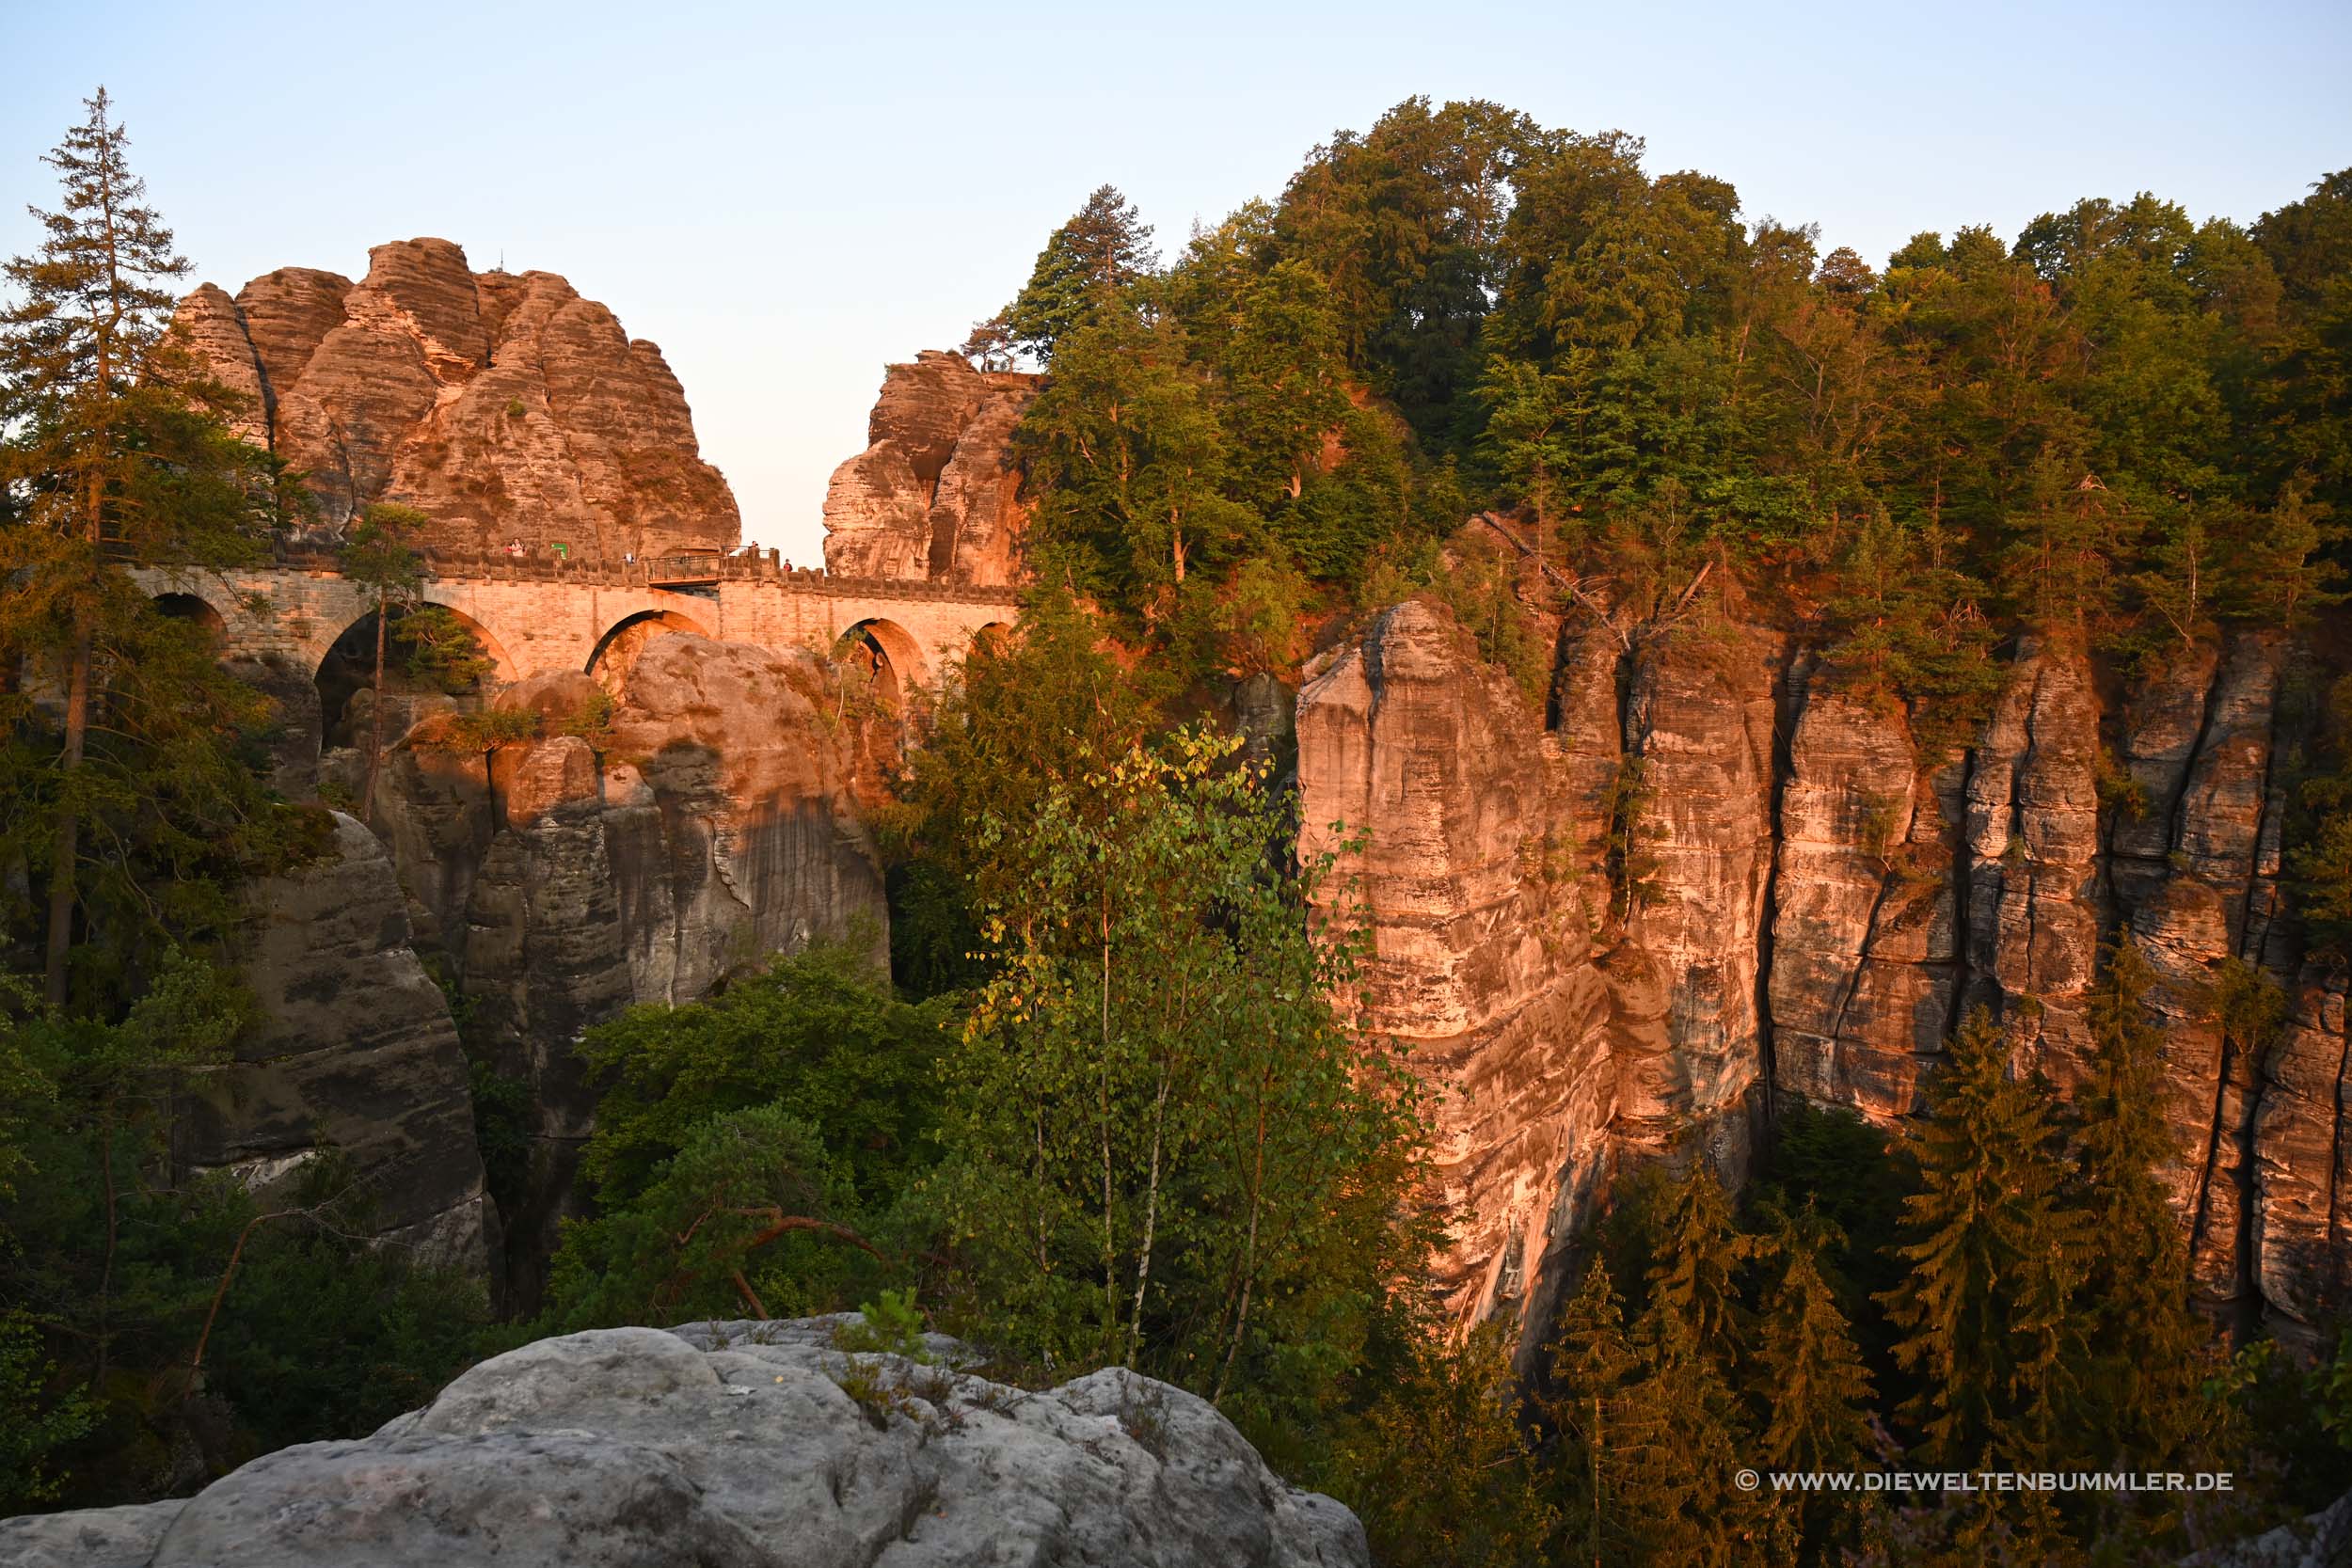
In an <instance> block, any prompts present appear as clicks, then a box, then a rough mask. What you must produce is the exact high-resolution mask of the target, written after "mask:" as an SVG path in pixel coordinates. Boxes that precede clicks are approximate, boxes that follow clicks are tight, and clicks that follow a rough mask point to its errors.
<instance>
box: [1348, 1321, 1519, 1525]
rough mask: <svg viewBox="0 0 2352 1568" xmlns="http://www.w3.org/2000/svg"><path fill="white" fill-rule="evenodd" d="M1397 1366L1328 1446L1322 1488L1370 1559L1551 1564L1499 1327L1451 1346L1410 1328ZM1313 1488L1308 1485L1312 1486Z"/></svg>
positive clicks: (1432, 1332) (1432, 1331)
mask: <svg viewBox="0 0 2352 1568" xmlns="http://www.w3.org/2000/svg"><path fill="white" fill-rule="evenodd" d="M1412 1326H1413V1329H1414V1332H1413V1333H1412V1334H1411V1335H1410V1336H1409V1338H1408V1340H1407V1343H1406V1348H1405V1351H1404V1364H1403V1366H1402V1367H1401V1368H1399V1369H1398V1370H1396V1371H1395V1372H1394V1373H1393V1375H1391V1376H1386V1377H1383V1378H1381V1379H1380V1380H1379V1383H1378V1385H1377V1387H1378V1391H1377V1393H1376V1394H1375V1396H1374V1398H1373V1400H1372V1402H1371V1404H1370V1407H1369V1408H1368V1409H1366V1410H1365V1411H1364V1412H1363V1414H1362V1415H1361V1416H1360V1417H1358V1418H1355V1419H1353V1420H1352V1421H1350V1422H1348V1423H1347V1424H1346V1425H1345V1426H1344V1428H1343V1433H1342V1435H1341V1436H1340V1438H1339V1440H1338V1442H1337V1443H1336V1445H1335V1452H1334V1455H1333V1457H1332V1460H1331V1462H1330V1478H1329V1479H1330V1484H1331V1486H1332V1488H1333V1491H1334V1493H1335V1495H1336V1496H1338V1497H1339V1498H1340V1500H1341V1501H1343V1502H1344V1503H1346V1504H1347V1505H1348V1506H1349V1507H1350V1508H1352V1509H1354V1510H1355V1511H1356V1515H1357V1517H1358V1518H1359V1519H1361V1520H1362V1521H1363V1522H1364V1533H1365V1534H1366V1535H1367V1536H1368V1537H1370V1539H1371V1542H1372V1550H1373V1557H1374V1560H1375V1561H1377V1562H1380V1563H1383V1564H1392V1565H1394V1568H1520V1565H1533V1564H1536V1563H1543V1562H1549V1561H1553V1560H1556V1559H1555V1558H1554V1557H1553V1556H1552V1555H1551V1554H1552V1551H1553V1543H1554V1541H1555V1540H1556V1538H1557V1536H1558V1533H1559V1530H1560V1513H1559V1509H1558V1507H1557V1505H1556V1504H1554V1503H1553V1502H1552V1501H1551V1499H1550V1498H1549V1496H1548V1495H1547V1493H1548V1488H1547V1486H1546V1485H1545V1483H1544V1477H1543V1472H1542V1468H1541V1462H1540V1460H1539V1457H1538V1450H1537V1448H1536V1444H1535V1442H1534V1439H1533V1438H1532V1436H1531V1435H1530V1433H1529V1432H1528V1430H1527V1426H1526V1424H1525V1421H1524V1419H1523V1416H1524V1409H1523V1396H1522V1395H1521V1393H1520V1392H1519V1389H1518V1381H1517V1379H1516V1378H1515V1377H1514V1376H1513V1374H1512V1371H1511V1361H1510V1354H1509V1347H1508V1342H1507V1340H1506V1338H1505V1325H1504V1324H1502V1323H1486V1324H1483V1325H1481V1326H1480V1327H1478V1328H1476V1329H1473V1330H1472V1331H1471V1332H1470V1334H1469V1335H1468V1336H1466V1337H1464V1338H1460V1339H1458V1340H1456V1339H1451V1338H1447V1337H1446V1336H1444V1335H1442V1334H1441V1333H1439V1332H1438V1330H1437V1329H1436V1327H1435V1325H1431V1324H1415V1325H1412ZM1318 1479H1320V1478H1318Z"/></svg>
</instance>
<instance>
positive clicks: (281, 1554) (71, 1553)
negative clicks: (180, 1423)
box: [0, 1319, 1370, 1568]
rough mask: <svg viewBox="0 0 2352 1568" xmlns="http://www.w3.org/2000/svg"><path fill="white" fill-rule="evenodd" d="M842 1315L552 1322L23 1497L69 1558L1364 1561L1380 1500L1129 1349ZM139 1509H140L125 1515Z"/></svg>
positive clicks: (104, 1562)
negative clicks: (350, 1415)
mask: <svg viewBox="0 0 2352 1568" xmlns="http://www.w3.org/2000/svg"><path fill="white" fill-rule="evenodd" d="M836 1321H837V1320H830V1319H804V1320H800V1321H797V1322H790V1323H724V1324H716V1323H698V1324H691V1325H689V1326H687V1327H684V1328H680V1329H677V1330H675V1331H671V1332H664V1331H662V1330H660V1329H652V1328H620V1329H606V1330H599V1331H596V1332H593V1333H588V1334H575V1335H570V1336H568V1337H565V1338H558V1339H543V1340H541V1341H539V1342H538V1343H536V1344H532V1345H527V1346H525V1347H524V1348H522V1349H521V1350H517V1351H514V1352H511V1353H509V1354H505V1355H501V1356H500V1357H498V1358H496V1359H495V1360H491V1361H485V1362H484V1363H483V1364H482V1365H480V1366H478V1367H476V1368H474V1369H473V1370H470V1371H469V1372H467V1373H465V1374H464V1375H463V1376H461V1377H459V1378H458V1379H457V1381H456V1382H454V1383H453V1384H451V1385H450V1386H449V1387H447V1388H446V1389H444V1390H442V1392H441V1394H440V1396H439V1397H438V1398H437V1399H436V1400H435V1401H434V1402H433V1403H432V1404H430V1405H428V1406H427V1407H426V1408H424V1409H422V1410H420V1411H416V1412H413V1413H411V1414H409V1415H406V1416H403V1417H400V1418H397V1419H395V1420H393V1421H391V1422H389V1424H387V1425H386V1426H385V1427H384V1428H383V1429H382V1430H381V1431H379V1432H377V1433H375V1435H373V1437H369V1438H366V1439H363V1440H360V1441H358V1442H345V1443H310V1444H305V1445H303V1446H301V1447H299V1448H293V1449H284V1450H282V1451H280V1452H278V1453H275V1454H270V1455H267V1456H265V1457H263V1458H262V1459H258V1460H256V1461H254V1462H253V1463H252V1464H250V1465H246V1466H245V1467H244V1468H243V1469H241V1470H238V1471H236V1472H234V1473H232V1474H230V1475H229V1476H226V1477H224V1478H222V1479H221V1480H219V1481H215V1482H214V1483H213V1484H212V1485H211V1486H209V1487H207V1488H205V1489H204V1490H203V1491H202V1492H200V1493H199V1494H198V1495H197V1496H196V1497H193V1498H190V1499H187V1500H185V1501H183V1502H170V1503H158V1504H154V1505H151V1507H150V1508H147V1509H142V1510H137V1511H132V1510H120V1509H117V1510H108V1511H104V1513H103V1515H101V1514H95V1513H93V1514H73V1513H66V1514H52V1515H48V1516H46V1517H40V1518H28V1519H19V1520H12V1521H9V1522H8V1523H7V1524H5V1525H0V1551H11V1552H14V1553H15V1554H17V1557H16V1559H15V1560H24V1559H25V1558H26V1557H28V1556H31V1557H34V1558H35V1560H40V1561H43V1562H45V1563H52V1564H55V1565H56V1568H117V1565H121V1568H178V1565H185V1568H195V1565H197V1564H208V1565H209V1564H214V1563H221V1562H237V1563H241V1564H247V1565H250V1568H272V1565H276V1564H294V1563H304V1564H308V1563H316V1562H325V1561H330V1560H331V1561H366V1562H370V1563H378V1564H387V1565H389V1564H416V1565H418V1568H428V1565H430V1568H438V1565H440V1564H445V1563H450V1562H458V1561H463V1562H472V1561H486V1560H492V1559H495V1560H498V1561H500V1562H502V1563H513V1564H516V1568H540V1565H545V1568H556V1565H558V1564H562V1565H564V1568H597V1565H600V1564H610V1565H613V1568H618V1565H621V1564H631V1565H643V1564H648V1563H671V1562H676V1563H688V1562H691V1563H696V1564H702V1565H706V1568H922V1565H936V1568H947V1565H949V1564H963V1563H973V1562H981V1561H989V1562H1054V1563H1061V1564H1067V1565H1070V1568H1112V1565H1118V1568H1225V1565H1227V1564H1233V1563H1253V1564H1260V1565H1262V1568H1362V1565H1365V1564H1368V1563H1369V1561H1370V1557H1369V1553H1368V1552H1367V1550H1366V1548H1365V1544H1364V1534H1363V1528H1362V1527H1361V1526H1360V1525H1359V1523H1358V1522H1357V1520H1356V1518H1355V1516H1354V1515H1353V1514H1351V1513H1348V1512H1347V1510H1346V1509H1344V1508H1343V1507H1341V1506H1340V1505H1339V1504H1338V1503H1336V1502H1333V1501H1332V1500H1331V1499H1330V1498H1328V1497H1320V1496H1317V1495H1315V1494H1313V1493H1308V1492H1299V1491H1295V1490H1293V1489H1292V1488H1290V1487H1288V1486H1285V1485H1284V1484H1283V1483H1282V1482H1281V1481H1279V1480H1278V1479H1276V1477H1275V1476H1274V1474H1273V1473H1272V1472H1271V1471H1269V1470H1268V1469H1267V1468H1266V1466H1265V1464H1264V1462H1263V1460H1261V1459H1260V1458H1259V1457H1258V1455H1257V1452H1256V1451H1255V1450H1254V1449H1251V1448H1250V1446H1249V1445H1248V1442H1246V1441H1245V1440H1244V1439H1243V1438H1242V1436H1241V1434H1240V1433H1238V1432H1236V1431H1234V1430H1233V1427H1232V1423H1230V1422H1228V1421H1227V1420H1226V1419H1225V1418H1223V1417H1222V1416H1220V1415H1218V1414H1217V1413H1216V1410H1215V1409H1214V1408H1213V1407H1212V1406H1210V1405H1209V1404H1208V1403H1206V1402H1203V1401H1201V1400H1200V1399H1198V1398H1196V1397H1194V1396H1193V1395H1190V1394H1187V1393H1184V1391H1183V1390H1181V1389H1177V1388H1172V1387H1169V1386H1167V1385H1164V1384H1159V1383H1154V1382H1152V1380H1151V1379H1149V1378H1143V1377H1138V1376H1136V1375H1135V1374H1134V1373H1131V1372H1127V1371H1124V1370H1108V1371H1101V1372H1095V1373H1093V1374H1091V1375H1089V1376H1087V1377H1083V1378H1079V1379H1077V1380H1076V1381H1074V1382H1072V1383H1068V1384H1064V1385H1063V1386H1061V1387H1059V1388H1056V1389H1052V1390H1049V1391H1047V1392H1044V1393H1027V1392H1024V1391H1022V1390H1020V1389H1015V1388H1008V1387H1004V1386H1000V1385H997V1384H993V1383H990V1382H988V1381H987V1380H986V1379H984V1378H980V1377H977V1376H975V1375H973V1374H971V1373H969V1372H964V1371H959V1370H953V1368H955V1367H956V1366H958V1365H964V1364H969V1363H970V1360H971V1357H970V1355H969V1353H968V1352H965V1351H964V1350H963V1349H962V1347H961V1346H959V1345H957V1344H955V1343H954V1342H953V1341H951V1340H943V1339H940V1338H938V1337H936V1336H932V1337H930V1339H931V1352H932V1354H934V1355H935V1356H936V1357H937V1359H938V1363H939V1364H937V1365H933V1366H919V1365H916V1364H914V1363H913V1362H910V1361H907V1360H904V1359H902V1358H900V1357H898V1356H870V1357H864V1358H861V1359H862V1360H863V1362H864V1365H865V1370H866V1374H867V1377H868V1379H869V1382H870V1384H871V1385H872V1386H875V1387H877V1388H879V1389H882V1390H887V1391H888V1392H889V1396H890V1397H889V1398H888V1400H887V1401H885V1400H882V1399H869V1400H868V1402H866V1403H864V1404H861V1403H860V1402H859V1401H857V1400H856V1399H853V1398H852V1397H851V1396H850V1393H848V1392H846V1391H845V1390H844V1388H843V1386H842V1382H841V1380H842V1379H843V1378H844V1377H845V1376H846V1375H847V1374H848V1371H849V1357H847V1356H845V1355H843V1354H841V1353H840V1352H838V1351H836V1350H834V1349H833V1348H832V1346H831V1342H830V1331H831V1329H832V1327H833V1325H834V1322H836ZM125 1515H129V1516H128V1517H125Z"/></svg>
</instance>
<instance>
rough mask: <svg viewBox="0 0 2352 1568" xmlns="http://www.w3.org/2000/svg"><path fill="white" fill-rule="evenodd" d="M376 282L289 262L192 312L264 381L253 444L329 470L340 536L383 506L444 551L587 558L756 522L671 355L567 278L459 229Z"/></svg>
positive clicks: (378, 268)
mask: <svg viewBox="0 0 2352 1568" xmlns="http://www.w3.org/2000/svg"><path fill="white" fill-rule="evenodd" d="M368 261H369V265H368V274H367V277H364V278H362V279H361V280H360V281H359V282H358V283H357V284H354V283H352V282H351V281H349V280H348V279H346V278H342V277H337V276H335V275H334V274H332V273H324V272H316V271H312V270H310V269H308V268H298V267H292V268H283V269H280V270H279V271H277V272H274V273H270V274H268V275H267V276H265V277H257V278H255V279H254V280H253V281H252V282H250V283H248V284H246V286H245V287H244V289H242V290H240V291H239V292H238V293H237V296H236V297H235V298H234V299H233V300H232V299H230V296H229V295H228V294H227V293H225V292H223V291H222V290H220V289H219V288H217V287H215V286H213V285H211V284H207V285H205V286H204V287H202V288H200V289H199V290H198V291H197V292H196V293H193V294H191V295H189V296H188V298H187V300H186V301H185V302H184V303H183V306H182V308H181V311H180V320H181V322H182V323H183V325H185V327H186V328H187V330H188V334H189V341H190V342H191V344H192V346H193V347H194V348H195V350H196V351H197V353H198V354H199V356H201V357H202V359H203V361H204V362H205V364H206V365H207V366H209V367H210V369H211V370H212V372H213V373H214V374H215V376H216V377H217V378H218V379H220V380H221V381H223V382H225V383H227V384H228V385H230V386H231V387H234V388H239V389H241V390H244V391H246V392H247V393H248V395H250V396H251V397H252V399H253V409H252V412H251V413H250V414H249V415H248V416H247V417H246V420H245V421H244V425H243V428H244V429H245V431H246V435H247V436H248V437H250V438H254V439H257V440H260V441H262V443H263V444H266V445H268V446H269V447H270V448H271V449H272V450H273V451H276V452H277V453H278V455H279V456H281V457H283V458H285V459H286V460H287V461H288V462H290V463H291V464H293V465H294V467H297V468H300V469H303V470H305V471H307V472H308V473H309V474H310V487H311V489H312V491H313V492H314V494H315V495H316V496H317V498H318V500H319V504H320V508H321V511H322V513H323V515H324V517H325V520H326V525H327V527H328V528H329V529H330V530H334V529H340V528H341V527H342V526H343V525H344V524H346V523H347V522H348V521H349V519H350V518H351V517H352V516H353V515H355V514H357V513H358V511H359V510H360V509H361V508H363V507H366V506H368V505H369V504H371V503H373V502H376V501H397V502H400V503H402V504H405V505H408V506H413V507H416V508H417V509H419V510H420V511H421V512H423V513H425V514H426V515H428V516H430V517H431V518H432V519H433V524H432V526H431V527H430V528H429V529H427V530H426V531H424V537H423V539H422V540H421V543H422V544H423V545H424V546H425V547H427V548H429V549H431V550H433V551H436V552H439V553H443V554H452V553H454V554H470V553H473V552H477V551H484V550H497V549H500V548H502V547H503V546H505V545H506V544H507V543H509V542H510V541H514V540H520V541H521V542H522V543H523V544H525V545H526V546H532V547H533V548H535V549H542V550H544V549H546V548H548V547H549V546H553V545H555V544H559V543H561V544H563V545H564V546H567V548H568V549H569V551H570V553H571V554H572V556H573V557H574V558H576V559H593V558H596V557H597V556H602V557H604V558H607V559H611V560H614V561H617V560H619V559H620V557H621V556H622V555H624V554H625V553H633V554H635V555H638V556H640V557H646V556H658V555H660V554H663V553H665V552H668V551H671V550H675V549H679V548H690V547H700V548H714V547H725V546H732V545H733V544H734V543H735V542H736V539H737V537H738V535H739V532H740V530H741V521H740V518H739V515H738V514H737V511H736V505H735V498H734V496H733V494H732V493H731V492H730V491H729V490H728V488H727V484H726V481H725V480H724V479H723V478H722V477H721V476H720V474H719V471H718V470H717V469H716V468H713V467H710V466H709V465H708V464H707V463H705V462H703V461H702V458H701V455H700V451H699V448H698V447H697V445H696V442H695V438H694V427H693V421H692V418H691V415H690V414H689V413H688V411H687V406H686V397H685V393H684V392H683V391H682V390H681V389H680V388H679V387H678V384H677V380H676V378H675V376H673V375H672V374H671V373H670V371H669V367H668V366H667V365H666V364H664V363H663V361H662V358H661V354H660V350H659V349H657V348H655V347H654V345H652V344H651V343H648V342H645V341H643V340H631V339H629V338H628V336H627V335H626V334H625V333H623V332H622V330H621V326H620V324H619V322H617V321H616V320H615V319H614V318H613V315H612V311H610V310H608V309H605V308H604V307H603V306H601V305H599V304H597V303H596V302H595V301H593V300H585V299H582V298H580V295H579V294H578V293H576V292H575V291H574V290H573V288H572V286H571V285H570V284H568V283H566V282H565V281H564V279H563V278H561V277H557V276H555V275H554V274H553V273H545V272H529V273H523V274H519V275H516V274H510V273H504V272H490V273H479V274H477V273H475V272H474V271H472V270H471V268H470V267H469V265H468V263H467V261H466V255H465V252H464V251H462V250H460V249H459V248H458V247H457V246H456V245H452V244H450V243H449V242H448V241H447V240H433V239H419V240H405V241H401V242H399V243H396V244H392V245H378V246H376V247H375V248H374V249H373V250H372V251H370V252H369V254H368Z"/></svg>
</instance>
